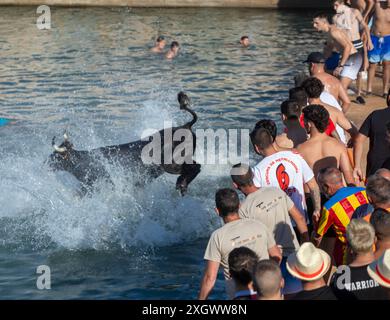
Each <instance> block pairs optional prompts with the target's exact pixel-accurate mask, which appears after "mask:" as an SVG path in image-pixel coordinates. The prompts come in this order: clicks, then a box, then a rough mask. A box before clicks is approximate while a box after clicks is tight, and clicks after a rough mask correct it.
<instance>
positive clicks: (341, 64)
mask: <svg viewBox="0 0 390 320" xmlns="http://www.w3.org/2000/svg"><path fill="white" fill-rule="evenodd" d="M313 26H314V28H315V29H316V30H317V31H320V32H325V33H327V34H328V39H327V41H326V46H325V48H324V56H325V58H330V57H331V56H332V52H333V55H335V56H336V54H337V53H340V55H341V59H340V61H337V63H338V65H337V67H336V68H335V69H334V71H333V74H334V75H335V76H336V77H337V76H340V77H341V83H342V84H343V87H344V89H347V87H346V86H348V85H349V83H350V81H351V79H352V80H355V79H356V78H357V74H358V73H359V71H360V67H361V66H362V63H363V60H362V56H361V55H360V54H358V52H357V50H356V48H355V47H354V46H353V44H352V41H351V40H350V39H349V37H348V35H347V34H346V33H345V32H344V31H343V30H341V29H339V28H337V27H336V26H335V25H333V24H329V20H328V17H327V15H326V14H323V13H320V14H318V15H316V16H315V17H314V20H313ZM336 60H338V58H337V59H336ZM335 64H336V61H335Z"/></svg>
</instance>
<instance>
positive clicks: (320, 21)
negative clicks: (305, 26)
mask: <svg viewBox="0 0 390 320" xmlns="http://www.w3.org/2000/svg"><path fill="white" fill-rule="evenodd" d="M329 26H330V24H329V20H328V15H327V14H326V13H323V12H321V13H317V14H316V15H314V18H313V27H314V29H316V30H317V31H322V32H328V31H329Z"/></svg>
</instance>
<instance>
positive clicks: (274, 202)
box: [239, 187, 299, 257]
mask: <svg viewBox="0 0 390 320" xmlns="http://www.w3.org/2000/svg"><path fill="white" fill-rule="evenodd" d="M293 206H294V203H293V202H292V200H291V199H290V197H289V196H288V195H287V194H286V193H285V192H283V191H282V190H280V189H278V188H274V187H268V188H260V189H259V190H257V191H256V192H253V193H251V194H249V195H248V196H247V197H246V199H245V201H244V202H243V203H242V204H241V207H240V210H239V214H240V217H241V218H246V219H253V220H258V221H261V222H262V223H264V224H265V226H266V227H267V228H268V230H269V231H271V232H272V233H273V235H274V238H275V242H276V244H277V245H280V246H282V247H283V256H285V257H287V256H288V255H290V254H291V253H293V252H295V251H296V250H298V249H299V243H298V240H297V238H296V235H295V231H294V229H293V227H292V224H291V218H290V214H289V212H288V211H289V210H290V209H291V208H292V207H293Z"/></svg>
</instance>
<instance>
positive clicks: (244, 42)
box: [240, 36, 250, 48]
mask: <svg viewBox="0 0 390 320" xmlns="http://www.w3.org/2000/svg"><path fill="white" fill-rule="evenodd" d="M240 43H241V45H242V46H243V47H244V48H248V47H249V45H250V43H249V37H248V36H242V37H241V39H240Z"/></svg>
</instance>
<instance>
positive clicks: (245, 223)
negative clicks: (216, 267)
mask: <svg viewBox="0 0 390 320" xmlns="http://www.w3.org/2000/svg"><path fill="white" fill-rule="evenodd" d="M275 245H276V244H275V240H274V238H273V236H272V234H271V233H270V232H269V231H268V230H267V227H266V226H265V225H264V224H263V223H261V222H260V221H255V220H250V219H239V220H235V221H232V222H229V223H227V224H225V225H224V226H223V227H221V228H219V229H217V230H215V231H214V232H213V233H212V235H211V237H210V240H209V243H208V245H207V248H206V252H205V254H204V259H205V260H210V261H215V262H219V263H221V265H222V267H223V269H224V275H225V278H226V279H229V278H230V276H229V265H228V257H229V253H230V252H231V251H232V250H233V249H235V248H239V247H247V248H249V249H251V250H253V251H254V252H256V254H257V255H258V257H259V260H263V259H268V258H269V255H268V249H270V248H272V247H274V246H275Z"/></svg>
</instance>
